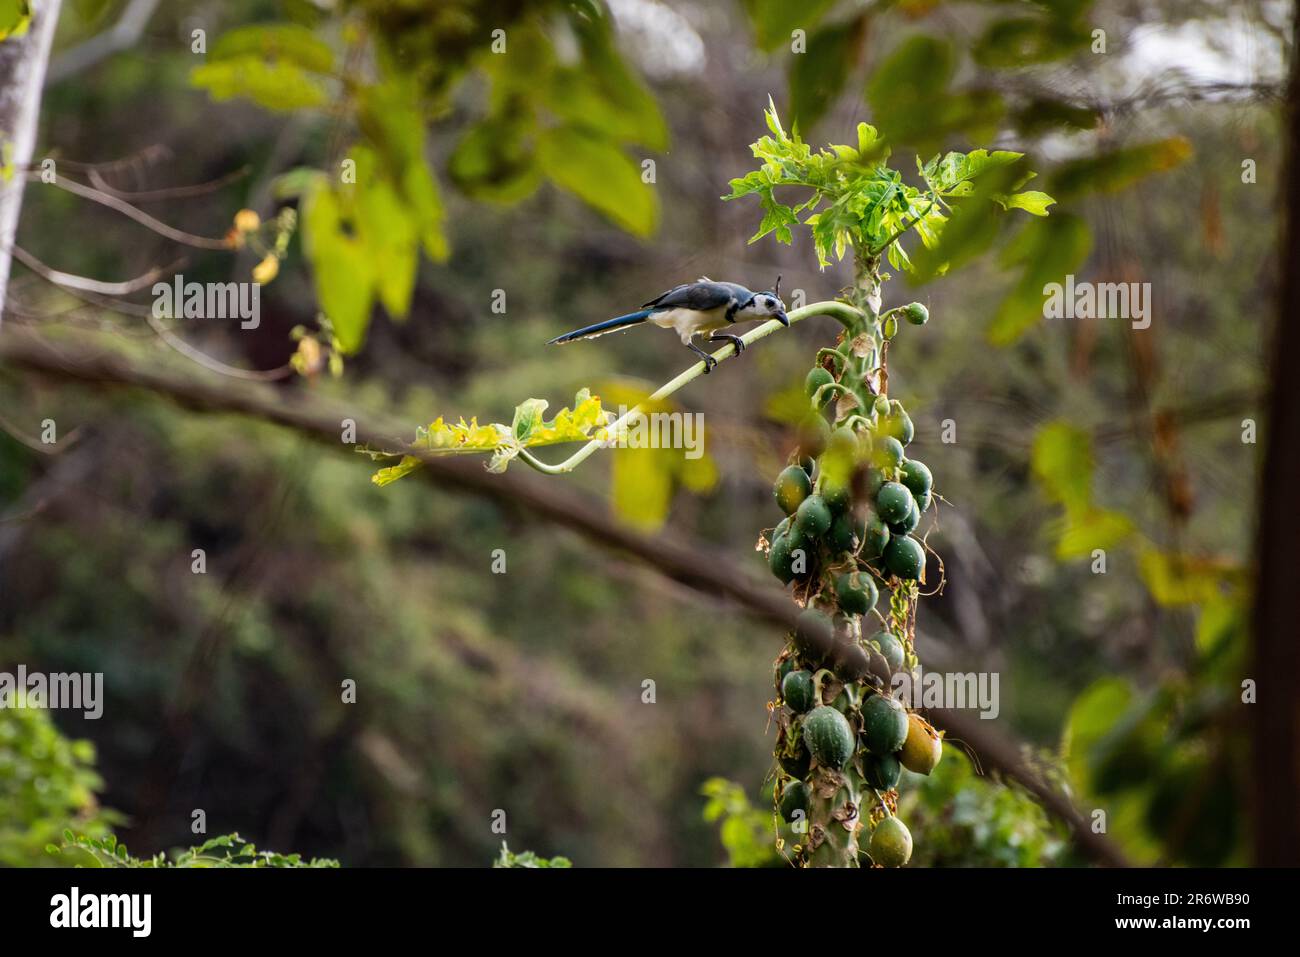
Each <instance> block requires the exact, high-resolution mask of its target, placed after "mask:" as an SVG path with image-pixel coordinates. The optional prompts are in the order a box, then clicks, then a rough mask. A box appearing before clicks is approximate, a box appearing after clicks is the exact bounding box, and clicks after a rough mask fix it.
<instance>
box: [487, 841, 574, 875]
mask: <svg viewBox="0 0 1300 957" xmlns="http://www.w3.org/2000/svg"><path fill="white" fill-rule="evenodd" d="M492 866H493V867H522V868H529V869H537V868H548V867H558V868H568V867H572V866H573V862H572V861H570V860H569V859H568V858H567V857H538V856H537V855H536V854H534V853H533V852H532V851H524V852H523V853H521V854H516V853H515V852H514V851H512V850H510V848H509V847H508V846H507V845H506V842H505V841H502V842H501V853H500V854H499V855H497V859H496V860H495V861H493V862H492Z"/></svg>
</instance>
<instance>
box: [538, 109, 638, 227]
mask: <svg viewBox="0 0 1300 957" xmlns="http://www.w3.org/2000/svg"><path fill="white" fill-rule="evenodd" d="M537 158H538V161H539V162H540V164H541V168H542V171H543V172H544V173H545V174H546V175H547V177H548V178H549V179H550V180H551V181H552V182H553V183H555V184H556V185H557V186H559V187H561V188H563V189H565V190H568V191H569V192H571V193H573V194H574V195H575V196H577V197H578V198H579V199H581V200H582V201H583V202H585V203H587V204H588V205H590V206H592V207H593V208H595V209H597V210H599V211H600V212H601V213H603V214H604V215H605V216H607V217H608V218H609V219H610V220H612V221H613V222H614V223H616V224H618V225H619V226H621V227H623V228H624V229H626V230H627V231H628V232H631V233H634V234H636V235H638V236H648V235H650V234H651V233H653V232H654V230H655V226H656V225H657V224H658V220H659V204H658V200H657V199H656V197H655V191H654V188H653V187H652V186H650V185H648V184H646V183H644V182H642V180H641V170H640V167H638V166H637V165H636V164H635V163H633V162H632V161H631V160H630V159H628V158H627V156H626V155H624V153H623V151H622V149H620V148H619V147H618V145H617V144H615V143H613V142H611V141H609V140H606V139H601V138H599V137H595V136H592V135H590V134H589V133H585V132H583V131H581V130H578V129H576V128H574V127H568V126H562V127H557V128H555V129H551V130H547V131H546V132H545V133H543V134H542V135H541V137H540V138H539V141H538V144H537Z"/></svg>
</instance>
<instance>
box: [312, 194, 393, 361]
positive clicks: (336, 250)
mask: <svg viewBox="0 0 1300 957" xmlns="http://www.w3.org/2000/svg"><path fill="white" fill-rule="evenodd" d="M302 235H303V249H304V252H305V253H306V256H307V259H308V260H309V261H310V262H311V265H312V279H313V281H314V283H315V285H316V298H317V301H318V302H319V304H320V308H321V310H322V311H323V312H324V313H325V315H326V316H327V317H328V318H329V320H330V322H331V323H332V324H333V326H334V334H335V335H336V336H337V337H338V340H339V345H340V348H341V349H342V350H343V351H344V352H345V353H353V352H355V351H356V350H357V349H359V348H360V347H361V343H362V342H363V341H364V339H365V331H366V325H367V324H368V323H369V322H370V307H371V304H372V303H373V302H374V288H375V276H374V272H373V268H374V267H373V262H372V260H371V258H370V256H369V253H368V250H367V248H366V246H365V245H364V244H363V242H362V240H361V238H360V235H359V234H358V231H357V229H356V227H355V223H354V222H353V221H352V218H351V217H350V216H349V215H348V214H347V213H346V211H345V210H344V208H343V203H342V201H341V198H340V196H339V195H338V194H336V193H335V191H334V190H333V189H332V188H331V187H330V186H329V185H328V183H326V182H321V183H318V184H317V185H316V188H314V189H312V190H311V191H310V192H309V193H308V195H307V197H306V200H305V202H304V203H303V214H302Z"/></svg>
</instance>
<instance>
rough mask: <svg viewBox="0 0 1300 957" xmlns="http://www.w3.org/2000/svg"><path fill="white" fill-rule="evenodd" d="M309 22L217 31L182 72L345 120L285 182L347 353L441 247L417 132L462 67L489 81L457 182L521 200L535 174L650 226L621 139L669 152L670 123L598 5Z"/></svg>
mask: <svg viewBox="0 0 1300 957" xmlns="http://www.w3.org/2000/svg"><path fill="white" fill-rule="evenodd" d="M308 20H309V25H305V24H299V23H260V24H255V25H249V26H243V27H239V28H237V29H235V30H232V31H229V32H227V33H226V34H224V35H223V36H222V37H221V38H220V39H219V40H218V41H217V42H216V43H214V44H213V46H212V49H211V50H210V51H209V53H208V57H207V62H205V63H203V64H202V65H200V66H196V67H195V68H194V69H193V70H192V71H191V73H190V81H191V82H192V83H193V84H194V85H195V86H197V87H199V88H201V89H205V90H207V91H208V93H209V94H211V96H212V97H213V98H214V99H216V100H226V99H231V98H234V97H242V98H244V99H248V100H251V101H253V102H254V103H256V104H258V105H259V106H261V107H264V108H265V109H268V110H274V111H279V112H295V111H303V110H308V111H324V110H329V112H330V113H331V114H332V115H333V118H334V122H335V123H339V124H342V125H343V126H344V127H345V128H346V132H345V133H344V134H343V135H345V136H347V137H348V142H347V143H346V144H345V145H342V146H339V147H337V148H335V149H334V150H332V151H331V154H332V155H330V156H329V157H328V160H329V162H328V163H327V164H326V165H325V166H324V167H323V168H321V169H319V170H317V171H309V170H295V171H293V172H292V173H290V174H287V175H286V176H285V177H284V178H283V179H282V186H281V189H280V190H279V196H280V198H281V199H291V198H292V199H297V200H299V201H300V202H301V203H302V214H303V242H304V247H303V248H304V252H305V253H306V257H307V259H308V260H309V262H310V263H311V267H312V274H313V277H314V281H315V289H316V296H317V299H318V301H319V303H320V307H321V310H322V311H323V312H324V314H325V316H326V317H327V318H328V320H329V321H330V323H331V324H332V326H333V329H334V331H335V333H336V334H337V336H338V340H339V342H340V344H341V346H342V348H343V350H344V351H345V352H356V351H357V350H358V349H360V348H361V345H362V343H363V342H364V340H365V334H366V329H367V327H368V325H369V322H370V314H371V310H372V307H373V305H374V304H375V303H376V302H378V303H379V304H381V305H382V306H383V307H384V309H385V311H386V312H387V313H388V314H389V316H391V317H392V318H394V319H399V320H401V319H405V318H406V316H407V315H408V313H409V311H410V305H411V296H412V294H413V292H414V287H415V281H416V273H417V270H418V259H419V254H420V251H421V250H422V251H423V252H424V254H425V255H427V256H428V257H429V258H430V259H432V260H433V261H435V262H437V261H443V260H445V259H446V258H447V255H448V251H449V250H448V237H447V224H446V212H445V208H444V201H443V199H442V198H441V189H440V187H439V185H438V182H437V179H436V177H435V175H434V172H433V169H432V168H431V167H430V165H429V163H428V158H427V156H426V150H425V139H426V132H427V127H428V126H429V124H430V123H436V122H437V121H438V120H439V119H441V118H443V117H444V116H445V115H446V114H447V113H448V112H449V111H450V110H451V109H452V108H453V103H454V100H455V93H456V88H457V86H458V85H459V84H461V83H463V82H465V81H467V80H468V79H469V78H470V77H472V76H475V75H477V76H478V77H480V78H481V79H482V80H484V81H486V82H487V83H488V85H489V95H488V97H487V101H488V102H487V106H486V109H485V110H484V111H483V112H482V115H481V117H480V118H479V119H478V121H477V122H476V123H475V124H473V125H470V126H469V127H468V128H466V129H464V130H463V133H462V136H461V138H460V140H459V142H458V143H457V145H456V147H455V149H454V150H453V151H452V153H451V155H450V157H449V158H448V173H449V176H450V178H451V180H452V181H453V182H454V183H455V184H456V185H457V186H458V187H459V188H460V189H461V190H463V191H464V192H465V193H466V194H467V195H469V196H472V197H474V198H476V199H483V200H489V201H496V202H517V201H519V200H521V199H523V198H525V197H526V196H528V195H529V194H530V193H531V192H532V191H533V190H535V189H536V188H537V186H538V185H539V184H540V182H541V181H542V179H543V178H545V179H548V180H550V181H551V182H552V183H554V184H555V185H556V186H558V187H560V188H561V189H564V190H567V191H568V192H570V193H573V194H574V195H575V196H577V197H578V198H579V199H581V200H583V201H584V202H586V203H588V204H590V205H591V206H592V207H593V208H595V209H597V210H599V211H600V212H601V213H603V214H604V215H606V216H608V217H609V218H610V219H611V220H612V221H613V222H615V223H617V224H618V225H619V226H620V227H622V228H624V229H626V230H628V231H629V232H631V233H634V234H636V235H641V236H646V235H649V234H651V233H652V232H653V231H654V230H655V227H656V225H657V222H658V217H659V206H658V201H657V199H656V196H655V193H654V191H653V190H652V189H651V188H650V186H649V184H648V182H647V181H643V179H642V170H641V168H640V167H639V166H638V165H637V164H636V163H635V162H633V160H632V159H630V158H629V157H628V156H627V153H626V150H627V148H628V147H630V146H634V145H635V146H641V147H645V148H648V149H650V150H654V151H662V150H664V149H665V148H666V147H667V145H668V133H667V127H666V125H665V123H664V120H663V117H662V115H661V114H660V111H659V108H658V105H657V103H656V101H655V99H654V97H653V96H652V95H651V94H650V92H649V91H648V90H647V89H646V88H645V87H644V85H643V84H642V83H641V82H640V80H639V79H638V78H637V76H636V74H635V73H634V72H633V71H632V70H631V69H629V67H628V66H627V65H626V63H625V62H624V61H623V58H622V56H621V54H620V53H619V52H618V50H617V48H616V46H615V43H614V34H613V28H612V25H611V22H610V18H609V13H608V11H607V10H606V9H605V7H604V5H603V4H602V3H600V2H597V0H569V2H559V0H540V2H533V3H520V2H515V0H456V2H453V3H444V2H441V0H437V2H435V0H427V2H413V3H404V4H398V5H394V4H389V3H374V2H355V3H349V4H346V5H344V6H343V7H342V8H341V9H340V10H339V11H338V12H337V13H336V14H335V15H334V16H327V15H326V13H325V12H324V10H323V9H322V10H318V11H317V12H316V13H315V14H313V15H311V16H309V17H308ZM322 37H329V38H331V39H332V40H333V41H334V45H337V46H338V47H339V48H340V49H339V50H338V52H337V53H336V51H335V49H334V45H332V44H331V42H327V40H325V39H322Z"/></svg>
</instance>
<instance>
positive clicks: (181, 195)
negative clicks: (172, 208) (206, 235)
mask: <svg viewBox="0 0 1300 957" xmlns="http://www.w3.org/2000/svg"><path fill="white" fill-rule="evenodd" d="M251 169H252V167H251V166H241V167H240V168H239V169H237V170H231V171H230V172H229V173H226V174H225V175H223V176H218V177H217V178H216V179H210V180H208V181H207V182H206V183H194V184H193V185H190V186H165V187H162V188H159V189H142V190H135V191H131V190H125V189H118V188H117V187H116V186H114V185H112V184H111V183H109V182H108V181H107V180H106V179H104V174H103V173H101V172H100V171H99V170H98V169H96V168H95V167H93V166H92V167H90V168H89V169H88V170H87V171H86V178H87V179H89V180H90V181H91V183H93V184H94V186H95V188H96V189H98V190H100V191H101V192H104V193H107V194H108V195H109V196H116V197H117V198H118V199H121V200H125V201H127V202H131V203H153V202H158V201H159V200H164V199H188V198H190V197H192V196H205V195H207V194H208V193H215V192H216V191H217V190H219V189H221V188H222V187H224V186H228V185H230V184H231V183H233V182H235V181H237V180H240V179H243V178H244V177H245V176H247V175H248V173H249V170H251Z"/></svg>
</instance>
